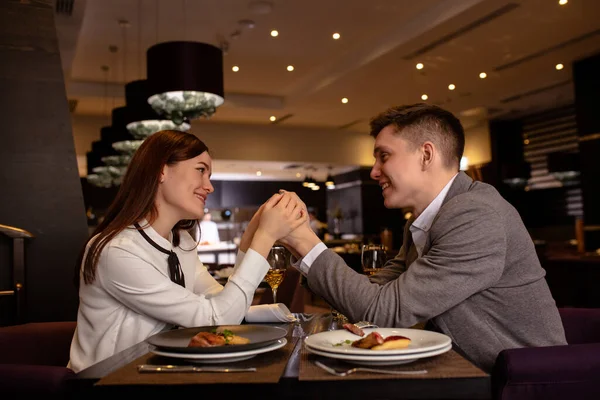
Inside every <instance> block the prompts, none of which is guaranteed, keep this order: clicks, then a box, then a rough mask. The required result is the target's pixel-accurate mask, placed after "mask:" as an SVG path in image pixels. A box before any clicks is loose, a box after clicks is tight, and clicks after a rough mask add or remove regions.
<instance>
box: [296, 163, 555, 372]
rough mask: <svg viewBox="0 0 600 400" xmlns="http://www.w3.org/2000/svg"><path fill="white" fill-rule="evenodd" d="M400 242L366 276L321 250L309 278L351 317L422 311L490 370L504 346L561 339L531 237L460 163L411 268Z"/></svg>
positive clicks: (396, 322)
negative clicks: (397, 250) (396, 251)
mask: <svg viewBox="0 0 600 400" xmlns="http://www.w3.org/2000/svg"><path fill="white" fill-rule="evenodd" d="M407 225H408V224H407ZM407 236H408V235H406V234H405V239H406V238H407ZM405 246H411V244H410V243H406V242H405V243H404V245H403V246H402V248H401V250H400V253H399V254H398V256H397V257H396V258H394V259H392V260H390V261H388V263H387V264H386V266H385V269H384V270H383V271H381V272H379V273H378V274H376V275H374V276H373V277H371V280H369V278H368V277H367V276H364V275H361V274H358V273H356V272H355V271H354V270H352V269H351V268H349V267H348V266H347V265H346V264H345V263H344V261H343V260H342V259H341V258H340V257H339V256H338V255H337V254H335V253H334V252H332V251H331V250H326V251H324V252H323V253H321V255H319V257H317V259H316V260H315V261H314V262H313V264H312V266H311V268H310V271H309V274H308V279H307V281H308V285H309V287H310V288H311V290H313V291H314V292H315V293H317V294H319V295H320V296H322V297H323V298H324V299H325V300H326V301H327V302H329V303H330V304H331V305H333V306H334V307H335V308H336V309H337V310H339V311H340V312H342V313H343V314H344V315H346V316H348V317H349V318H350V320H352V321H359V320H368V321H371V322H374V323H376V324H377V325H379V326H380V327H411V326H414V325H415V324H416V323H419V322H424V321H428V320H429V321H431V322H432V323H433V324H434V325H435V326H436V327H437V328H438V329H439V330H440V331H441V332H443V333H445V334H446V335H448V336H450V338H451V339H452V341H453V344H454V346H455V347H457V348H458V349H457V350H458V351H460V352H461V353H462V354H463V355H465V356H466V357H467V358H469V359H470V360H471V361H472V362H473V363H474V364H475V365H477V366H479V367H480V368H482V369H483V370H484V371H488V372H489V371H490V370H491V368H492V366H493V364H494V361H495V359H496V356H497V355H498V353H499V352H500V351H501V350H503V349H508V348H515V347H530V346H551V345H561V344H566V339H565V333H564V329H563V326H562V322H561V319H560V315H559V313H558V309H557V308H556V303H555V301H554V299H553V298H552V295H551V293H550V290H549V288H548V285H547V283H546V280H545V278H544V277H545V271H544V269H543V268H542V267H541V265H540V262H539V260H538V257H537V254H536V252H535V247H534V245H533V242H532V240H531V237H530V235H529V233H528V232H527V230H526V229H525V226H524V224H523V222H522V220H521V218H520V216H519V214H518V212H517V211H516V210H515V208H514V207H513V206H511V205H510V204H509V203H508V202H507V201H505V200H504V199H503V198H502V196H500V194H499V193H498V192H497V191H496V189H495V188H494V187H492V186H490V185H488V184H485V183H482V182H473V180H472V179H471V178H469V177H468V176H467V175H466V174H464V173H463V172H461V173H459V175H458V176H457V178H456V179H455V180H454V182H453V184H452V186H451V187H450V190H449V192H448V194H447V196H446V198H445V199H444V202H443V205H442V207H441V209H440V211H439V213H438V215H437V216H436V218H435V219H434V222H433V225H432V226H431V229H430V231H429V234H428V237H427V241H426V244H425V247H424V249H423V256H422V257H421V258H418V259H416V260H415V261H414V262H413V263H412V264H410V266H409V267H408V268H406V261H405V256H404V254H405V253H407V252H406V251H405ZM412 246H414V245H412Z"/></svg>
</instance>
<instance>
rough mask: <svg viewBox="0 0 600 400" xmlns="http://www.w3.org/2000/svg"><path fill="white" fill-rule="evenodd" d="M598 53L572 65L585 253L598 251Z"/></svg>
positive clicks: (599, 235)
mask: <svg viewBox="0 0 600 400" xmlns="http://www.w3.org/2000/svg"><path fill="white" fill-rule="evenodd" d="M599 71H600V54H596V55H594V56H591V57H588V58H586V59H583V60H579V61H577V62H575V63H573V81H574V82H575V110H576V113H577V131H578V134H579V152H580V155H581V163H580V165H581V187H582V191H583V209H584V225H585V228H584V229H585V230H586V231H585V247H586V250H587V251H595V250H596V249H598V248H600V208H599V207H598V204H600V179H599V177H600V163H599V162H598V154H599V153H598V152H599V151H600V114H599V113H598V108H599V104H600V103H599V100H598V93H600V76H599V74H598V72H599Z"/></svg>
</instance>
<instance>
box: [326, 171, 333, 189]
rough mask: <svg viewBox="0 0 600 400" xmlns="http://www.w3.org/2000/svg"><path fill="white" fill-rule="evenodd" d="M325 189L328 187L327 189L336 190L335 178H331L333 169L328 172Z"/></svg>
mask: <svg viewBox="0 0 600 400" xmlns="http://www.w3.org/2000/svg"><path fill="white" fill-rule="evenodd" d="M325 187H327V189H335V181H334V180H333V176H331V167H329V172H327V178H326V179H325Z"/></svg>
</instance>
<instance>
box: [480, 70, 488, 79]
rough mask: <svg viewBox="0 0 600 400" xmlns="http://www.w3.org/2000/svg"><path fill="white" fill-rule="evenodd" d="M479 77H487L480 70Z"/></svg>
mask: <svg viewBox="0 0 600 400" xmlns="http://www.w3.org/2000/svg"><path fill="white" fill-rule="evenodd" d="M479 77H480V78H481V79H485V78H487V74H486V73H485V72H480V73H479Z"/></svg>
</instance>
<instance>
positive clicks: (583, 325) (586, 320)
mask: <svg viewBox="0 0 600 400" xmlns="http://www.w3.org/2000/svg"><path fill="white" fill-rule="evenodd" d="M558 311H559V313H560V318H561V319H562V323H563V326H564V328H565V335H566V337H567V343H569V344H585V343H600V309H598V308H559V309H558Z"/></svg>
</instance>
